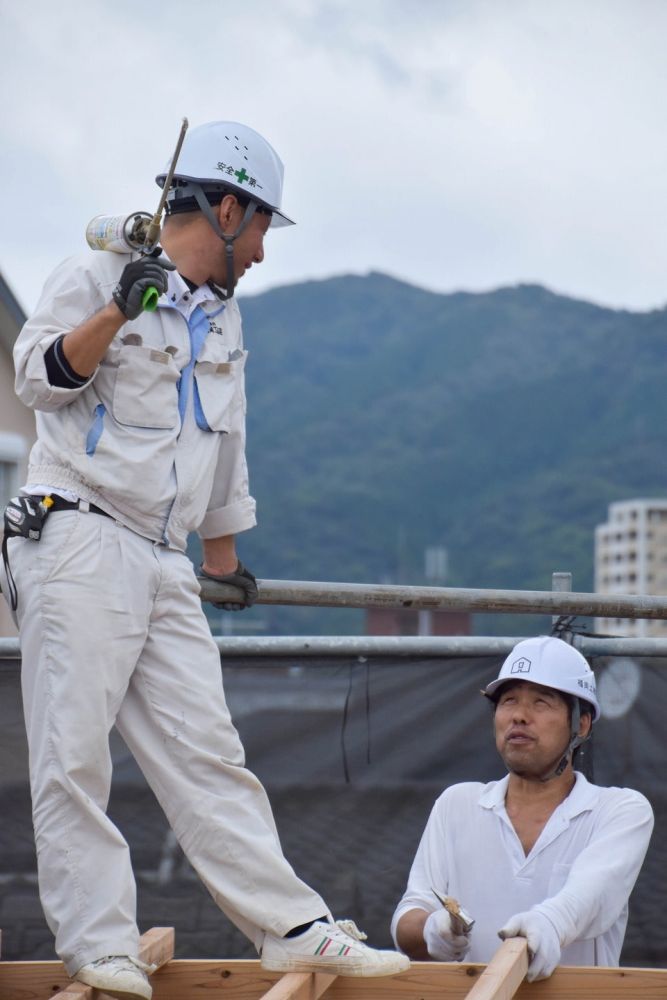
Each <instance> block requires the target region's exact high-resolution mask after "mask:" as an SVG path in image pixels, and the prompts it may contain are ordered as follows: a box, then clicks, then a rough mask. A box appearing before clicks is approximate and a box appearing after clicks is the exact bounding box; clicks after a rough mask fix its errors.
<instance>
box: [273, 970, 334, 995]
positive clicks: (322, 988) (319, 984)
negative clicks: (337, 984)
mask: <svg viewBox="0 0 667 1000" xmlns="http://www.w3.org/2000/svg"><path fill="white" fill-rule="evenodd" d="M335 978H336V977H335V976H330V975H327V974H326V973H324V972H288V973H287V974H286V975H283V976H282V977H281V978H280V979H279V980H278V982H277V983H275V984H274V985H273V986H272V987H271V989H270V990H269V991H268V993H265V994H264V996H263V997H262V1000H319V997H321V996H322V994H323V993H325V992H326V990H328V989H329V987H330V986H331V984H332V983H333V981H334V979H335Z"/></svg>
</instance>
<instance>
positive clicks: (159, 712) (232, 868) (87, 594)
mask: <svg viewBox="0 0 667 1000" xmlns="http://www.w3.org/2000/svg"><path fill="white" fill-rule="evenodd" d="M138 474H140V473H138ZM9 552H10V560H11V567H12V570H13V573H14V576H15V579H16V583H17V588H18V601H19V605H18V620H19V626H20V633H21V651H22V661H23V665H22V688H23V701H24V710H25V719H26V727H27V733H28V745H29V752H30V778H31V792H32V803H33V821H34V827H35V840H36V847H37V861H38V874H39V887H40V895H41V900H42V905H43V907H44V912H45V915H46V919H47V921H48V923H49V926H50V927H51V929H52V931H53V932H54V934H55V937H56V950H57V952H58V954H59V955H60V957H61V959H62V960H63V962H64V963H65V965H66V967H67V970H68V972H69V973H70V975H72V974H74V973H75V972H76V971H77V970H78V969H79V968H80V967H81V966H82V965H85V964H86V963H88V962H91V961H94V960H95V959H98V958H101V957H103V956H106V955H119V954H129V955H136V953H137V942H138V930H137V926H136V889H135V881H134V877H133V873H132V868H131V864H130V856H129V850H128V845H127V843H126V841H125V839H124V838H123V836H122V834H121V833H120V831H119V830H118V829H117V828H116V826H115V825H114V824H113V823H112V822H111V820H110V819H109V818H108V817H107V815H106V809H107V804H108V799H109V792H110V783H111V771H112V765H111V756H110V751H109V732H110V730H111V727H112V726H113V725H114V724H115V725H116V726H117V728H118V730H119V731H120V733H121V735H122V737H123V739H124V740H125V742H126V744H127V746H128V747H129V749H130V751H131V752H132V754H133V756H134V757H135V759H136V760H137V762H138V764H139V766H140V767H141V769H142V771H143V773H144V775H145V776H146V779H147V781H148V783H149V784H150V786H151V788H152V789H153V792H154V793H155V795H156V797H157V799H158V801H159V802H160V805H161V806H162V808H163V810H164V812H165V814H166V816H167V819H168V820H169V824H170V825H171V827H172V829H173V830H174V833H175V834H176V837H177V838H178V840H179V843H180V844H181V847H182V848H183V850H184V852H185V854H186V856H187V857H188V859H189V861H190V863H191V864H192V866H193V868H194V869H195V870H196V872H197V873H198V875H199V876H200V878H201V879H202V881H203V882H204V884H205V885H206V886H207V888H208V889H209V891H210V892H211V894H212V896H213V898H214V899H215V901H216V902H217V903H218V905H219V906H220V908H221V909H222V910H224V912H225V913H226V914H227V915H228V917H229V918H230V919H231V920H232V921H233V922H234V923H235V924H236V925H237V926H238V927H239V928H241V930H242V931H243V932H244V933H245V934H246V935H247V936H248V937H249V938H250V939H251V940H252V941H253V942H254V944H255V946H256V947H257V948H258V949H260V948H261V944H262V941H263V938H264V933H265V932H269V933H273V934H277V935H283V934H285V933H286V932H287V931H288V930H290V929H291V928H292V927H294V926H296V925H299V924H301V923H305V922H307V921H309V920H313V919H315V918H316V917H320V916H322V915H323V914H325V913H327V907H326V905H325V904H324V902H323V901H322V899H321V898H320V897H319V896H318V895H317V894H316V893H315V892H314V891H313V890H311V889H310V888H309V887H308V886H307V885H305V883H303V882H302V881H301V880H300V879H299V878H297V876H296V875H295V873H294V871H293V869H292V868H291V867H290V865H289V864H288V862H287V861H286V860H285V858H284V856H283V853H282V850H281V847H280V843H279V839H278V834H277V832H276V828H275V824H274V820H273V816H272V813H271V808H270V805H269V802H268V799H267V797H266V793H265V791H264V789H263V787H262V785H261V784H260V782H259V781H258V779H257V778H256V777H255V776H254V775H253V774H251V772H250V771H248V770H247V769H246V768H245V767H244V752H243V747H242V746H241V742H240V740H239V737H238V734H237V732H236V729H235V728H234V726H233V725H232V722H231V719H230V715H229V711H228V709H227V705H226V703H225V698H224V693H223V686H222V674H221V669H220V656H219V653H218V650H217V647H216V645H215V643H214V641H213V639H212V637H211V634H210V630H209V627H208V623H207V621H206V618H205V616H204V614H203V611H202V607H201V602H200V598H199V586H198V583H197V580H196V577H195V574H194V571H193V567H192V564H191V563H190V561H189V559H188V558H187V557H186V556H185V555H184V554H183V553H179V552H175V551H171V550H169V549H167V548H165V547H164V546H162V545H158V544H156V543H154V542H151V541H149V540H147V539H145V538H142V537H141V536H139V535H137V534H135V533H134V532H132V531H129V530H128V529H127V528H124V527H123V526H122V525H120V524H118V523H117V522H116V521H114V520H113V519H111V518H109V517H105V516H102V515H100V514H97V513H93V512H87V511H80V510H72V511H59V512H54V513H52V514H50V515H49V517H48V519H47V521H46V524H45V529H44V532H43V535H42V539H41V540H40V541H39V542H35V541H30V540H25V539H12V540H11V541H10V544H9ZM5 592H7V591H6V590H5Z"/></svg>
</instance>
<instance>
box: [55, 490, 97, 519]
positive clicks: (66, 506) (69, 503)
mask: <svg viewBox="0 0 667 1000" xmlns="http://www.w3.org/2000/svg"><path fill="white" fill-rule="evenodd" d="M51 499H52V500H53V503H52V504H51V506H50V507H49V511H50V512H53V511H54V510H79V508H80V507H81V504H82V503H85V501H84V500H65V498H64V497H59V496H57V495H55V496H54V495H53V494H52V495H51ZM88 510H89V511H90V512H91V513H92V514H102V515H103V516H104V517H111V514H107V512H106V511H105V510H102V508H101V507H97V506H96V504H94V503H91V504H88Z"/></svg>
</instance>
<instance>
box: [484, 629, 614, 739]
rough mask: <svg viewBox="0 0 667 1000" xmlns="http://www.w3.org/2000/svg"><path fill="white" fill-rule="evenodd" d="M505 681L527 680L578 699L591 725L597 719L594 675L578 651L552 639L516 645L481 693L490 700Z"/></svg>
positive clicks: (545, 636) (527, 640)
mask: <svg viewBox="0 0 667 1000" xmlns="http://www.w3.org/2000/svg"><path fill="white" fill-rule="evenodd" d="M508 681H529V682H530V683H531V684H541V685H542V686H543V687H548V688H553V689H554V690H555V691H561V692H562V693H563V694H569V695H572V696H573V697H575V698H581V699H582V700H583V701H587V702H588V703H589V704H590V705H591V707H592V709H593V722H596V721H597V719H599V718H600V705H599V704H598V700H597V695H596V692H595V674H594V673H593V671H592V670H591V668H590V667H589V665H588V663H587V662H586V660H585V659H584V657H583V656H582V655H581V653H580V652H579V650H577V649H575V648H574V646H571V645H570V644H569V643H568V642H564V641H563V640H562V639H557V638H556V637H555V636H548V635H540V636H536V637H535V638H532V639H523V640H522V641H521V642H519V643H517V644H516V646H515V647H514V649H513V650H512V652H511V653H510V654H509V656H508V657H507V659H506V660H505V662H504V663H503V665H502V667H501V668H500V673H499V674H498V677H497V678H496V680H495V681H491V683H490V684H487V686H486V687H485V688H484V691H483V694H485V695H486V696H487V698H488V697H491V696H492V695H493V694H494V693H495V692H496V691H497V690H498V688H499V687H501V685H503V684H507V682H508Z"/></svg>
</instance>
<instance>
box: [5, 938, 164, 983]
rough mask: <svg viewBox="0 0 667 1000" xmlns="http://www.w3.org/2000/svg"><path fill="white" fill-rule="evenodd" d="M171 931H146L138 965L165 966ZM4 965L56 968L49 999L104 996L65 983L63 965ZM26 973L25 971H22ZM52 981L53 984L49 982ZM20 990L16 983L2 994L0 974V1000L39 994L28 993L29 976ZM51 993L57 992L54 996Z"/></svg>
mask: <svg viewBox="0 0 667 1000" xmlns="http://www.w3.org/2000/svg"><path fill="white" fill-rule="evenodd" d="M174 942H175V935H174V928H173V927H153V928H152V929H151V930H149V931H146V933H145V934H142V935H141V937H140V938H139V958H140V959H141V961H142V962H146V964H147V965H155V966H157V968H158V969H159V968H160V967H161V966H163V965H165V964H166V963H167V962H168V961H169V960H170V959H171V958H173V957H174ZM7 964H8V965H23V966H31V965H37V966H40V965H48V966H51V967H54V966H55V967H56V969H57V974H56V975H55V976H54V975H52V976H51V980H52V985H51V992H50V993H49V994H48V995H49V997H50V1000H97V997H100V998H101V997H104V996H106V994H104V993H100V992H99V990H95V989H94V988H93V987H92V986H86V985H85V984H84V983H74V982H72V981H71V980H69V976H68V975H67V973H66V972H65V968H64V966H63V965H62V964H61V963H60V962H36V963H33V962H11V963H7ZM26 972H28V970H26ZM63 979H64V980H66V982H65V985H63V987H62V988H60V987H59V983H60V982H62V980H63ZM53 980H55V982H53ZM23 987H24V988H25V992H22V986H21V985H19V984H17V985H16V987H14V989H15V990H16V992H15V993H12V992H11V991H10V992H7V993H6V994H5V988H4V986H3V977H2V973H0V1000H5V996H6V997H7V1000H9V998H10V997H11V1000H22V998H23V997H25V998H26V1000H28V998H30V1000H32V997H33V996H34V997H39V996H40V994H38V993H33V992H28V990H29V989H30V988H31V987H32V982H31V979H30V978H29V975H26V976H25V979H24V982H23ZM54 990H56V991H57V992H55V993H54Z"/></svg>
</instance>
